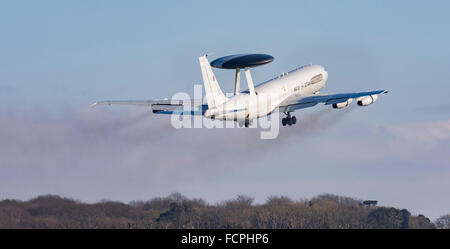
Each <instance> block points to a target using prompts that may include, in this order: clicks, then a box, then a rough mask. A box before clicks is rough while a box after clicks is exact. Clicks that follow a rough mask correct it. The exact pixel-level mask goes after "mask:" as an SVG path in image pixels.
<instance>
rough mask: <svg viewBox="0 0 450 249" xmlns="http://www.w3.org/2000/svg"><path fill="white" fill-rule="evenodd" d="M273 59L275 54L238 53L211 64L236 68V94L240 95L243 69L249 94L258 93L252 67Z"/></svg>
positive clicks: (217, 66)
mask: <svg viewBox="0 0 450 249" xmlns="http://www.w3.org/2000/svg"><path fill="white" fill-rule="evenodd" d="M273 60H274V58H273V56H270V55H267V54H236V55H228V56H225V57H220V58H218V59H215V60H214V61H212V62H211V63H210V64H211V66H212V67H215V68H221V69H234V70H235V79H234V95H238V94H239V93H240V91H241V90H240V88H241V82H240V81H241V69H244V71H245V78H246V79H247V85H248V91H249V94H250V95H256V92H255V86H254V84H253V79H252V75H251V73H250V68H252V67H257V66H261V65H264V64H267V63H269V62H272V61H273Z"/></svg>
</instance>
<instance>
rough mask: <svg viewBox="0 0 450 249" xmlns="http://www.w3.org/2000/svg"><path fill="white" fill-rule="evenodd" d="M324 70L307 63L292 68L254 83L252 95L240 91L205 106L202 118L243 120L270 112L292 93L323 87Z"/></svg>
mask: <svg viewBox="0 0 450 249" xmlns="http://www.w3.org/2000/svg"><path fill="white" fill-rule="evenodd" d="M327 80H328V73H327V71H326V70H325V68H324V67H322V66H318V65H308V66H303V67H300V68H297V69H294V70H292V71H290V72H288V73H285V74H282V75H280V76H278V77H276V78H274V79H271V80H268V81H266V82H263V83H261V84H259V85H257V86H255V92H256V94H251V93H250V92H249V91H244V92H241V93H239V94H237V95H235V96H233V97H231V98H230V99H229V100H228V101H226V102H225V103H223V104H222V105H220V106H217V107H214V108H211V109H208V110H207V111H206V112H205V117H208V118H213V119H220V120H234V121H239V122H242V121H245V120H247V121H248V120H252V119H255V118H259V117H263V116H266V115H269V114H271V113H272V112H274V111H275V109H276V108H277V107H279V105H280V103H282V102H283V101H284V100H286V99H287V98H289V97H291V96H292V95H311V94H315V93H317V92H319V91H320V90H321V89H322V88H324V87H325V85H326V82H327Z"/></svg>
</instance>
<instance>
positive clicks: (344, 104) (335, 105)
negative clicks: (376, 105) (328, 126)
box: [333, 99, 353, 109]
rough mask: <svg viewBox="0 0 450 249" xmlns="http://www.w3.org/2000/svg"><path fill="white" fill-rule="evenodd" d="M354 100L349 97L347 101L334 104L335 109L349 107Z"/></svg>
mask: <svg viewBox="0 0 450 249" xmlns="http://www.w3.org/2000/svg"><path fill="white" fill-rule="evenodd" d="M352 102H353V99H347V101H344V102H340V103H335V104H333V108H334V109H342V108H344V107H347V106H348V105H349V104H350V103H352Z"/></svg>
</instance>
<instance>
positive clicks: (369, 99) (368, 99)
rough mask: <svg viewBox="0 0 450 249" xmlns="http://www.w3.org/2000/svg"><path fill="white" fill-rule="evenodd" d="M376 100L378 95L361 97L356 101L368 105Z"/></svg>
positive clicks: (360, 104)
mask: <svg viewBox="0 0 450 249" xmlns="http://www.w3.org/2000/svg"><path fill="white" fill-rule="evenodd" d="M377 100H378V95H370V96H365V97H361V98H360V99H358V102H357V103H358V105H359V106H368V105H371V104H373V103H374V102H375V101H377Z"/></svg>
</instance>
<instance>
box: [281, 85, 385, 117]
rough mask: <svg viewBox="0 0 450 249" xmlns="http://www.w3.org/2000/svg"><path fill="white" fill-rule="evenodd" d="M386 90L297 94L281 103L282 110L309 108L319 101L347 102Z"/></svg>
mask: <svg viewBox="0 0 450 249" xmlns="http://www.w3.org/2000/svg"><path fill="white" fill-rule="evenodd" d="M387 92H388V91H386V90H377V91H365V92H354V93H333V94H310V95H304V94H295V95H292V96H291V97H289V98H287V99H286V100H284V101H283V102H281V104H280V111H281V112H291V111H294V110H297V109H302V108H308V107H312V106H315V105H317V104H319V103H324V104H325V105H332V104H336V103H341V102H345V101H347V100H348V99H356V98H359V97H364V96H370V95H378V94H384V93H387Z"/></svg>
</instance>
